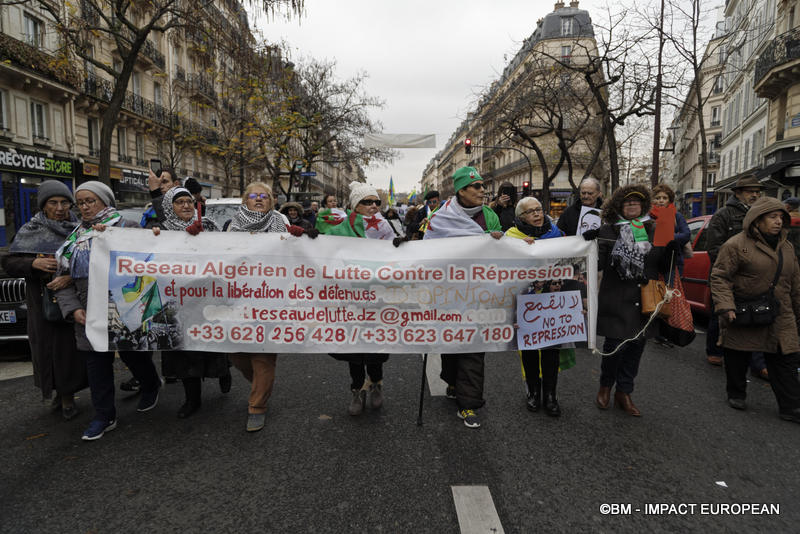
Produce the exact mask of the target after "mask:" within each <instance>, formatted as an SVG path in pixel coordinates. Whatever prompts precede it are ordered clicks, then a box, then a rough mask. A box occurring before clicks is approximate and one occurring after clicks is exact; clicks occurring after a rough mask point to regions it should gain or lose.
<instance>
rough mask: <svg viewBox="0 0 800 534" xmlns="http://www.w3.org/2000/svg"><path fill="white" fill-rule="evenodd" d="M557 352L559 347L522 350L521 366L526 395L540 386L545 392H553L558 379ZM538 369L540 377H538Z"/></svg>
mask: <svg viewBox="0 0 800 534" xmlns="http://www.w3.org/2000/svg"><path fill="white" fill-rule="evenodd" d="M558 353H559V349H542V350H523V351H522V367H523V368H524V369H525V382H526V384H527V385H528V395H532V394H533V392H534V391H537V390H539V388H540V387H541V390H543V391H544V392H545V393H548V392H553V393H554V392H555V389H556V383H557V381H558V363H559V362H558ZM540 369H541V372H542V377H541V379H540V378H539V370H540Z"/></svg>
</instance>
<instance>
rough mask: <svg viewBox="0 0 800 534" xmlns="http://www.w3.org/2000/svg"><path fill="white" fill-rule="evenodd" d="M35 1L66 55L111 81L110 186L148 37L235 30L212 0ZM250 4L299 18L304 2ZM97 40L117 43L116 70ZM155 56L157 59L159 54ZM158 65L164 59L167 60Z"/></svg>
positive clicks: (104, 136)
mask: <svg viewBox="0 0 800 534" xmlns="http://www.w3.org/2000/svg"><path fill="white" fill-rule="evenodd" d="M31 1H34V2H36V3H37V4H38V5H39V6H40V7H41V8H42V9H43V10H44V11H46V12H47V13H48V14H49V15H50V17H51V18H52V20H53V21H54V23H55V26H56V29H57V30H58V32H59V33H60V35H61V38H62V45H63V48H64V50H65V51H66V53H67V54H69V55H70V56H77V57H78V58H80V59H82V60H83V61H84V62H85V63H86V64H89V65H91V66H92V67H93V68H96V69H100V70H102V71H104V72H106V73H108V74H109V75H110V76H111V78H112V80H113V82H112V85H111V90H110V91H109V93H110V94H108V95H107V96H108V98H107V99H106V100H107V102H106V106H105V108H104V110H103V113H102V116H101V119H102V127H101V130H100V154H99V159H100V163H99V167H100V170H99V177H100V179H101V180H102V181H104V182H106V183H109V181H110V176H109V172H110V168H111V142H112V136H113V132H114V128H115V127H116V125H117V122H118V116H119V112H120V110H121V109H122V107H123V103H124V101H125V98H126V91H127V87H128V82H129V81H130V78H131V75H132V73H133V70H134V66H135V64H136V62H137V60H138V58H139V57H140V55H141V54H144V53H147V52H152V49H153V45H152V42H151V41H150V40H149V39H148V38H149V37H150V36H151V35H152V34H153V33H154V32H168V31H170V30H174V29H177V28H190V29H192V30H194V31H209V32H220V31H230V30H231V28H230V26H231V24H230V22H228V20H227V19H226V18H225V17H224V16H222V15H221V14H219V11H218V10H217V8H216V7H215V6H214V3H213V1H212V0H197V1H185V0H81V2H80V4H72V3H66V4H64V3H62V2H52V1H49V0H31ZM248 4H249V5H250V7H251V8H253V9H256V10H258V11H260V12H265V13H274V12H275V11H276V10H283V9H286V10H288V11H289V12H290V13H296V14H300V13H301V12H302V10H303V0H249V2H248ZM237 5H238V4H237ZM242 11H243V8H242ZM240 22H241V20H240ZM240 30H242V29H240ZM96 39H108V40H110V41H111V42H112V43H113V44H114V46H115V47H116V50H117V52H118V55H119V57H120V63H119V65H118V66H117V68H115V66H114V65H108V64H106V63H104V62H102V61H100V60H99V59H97V58H95V57H94V54H93V52H92V50H93V48H92V47H91V46H90V45H91V43H92V42H93V41H94V40H96ZM156 52H157V50H156ZM152 55H154V56H156V61H159V59H158V55H157V54H152ZM160 61H161V62H163V61H164V59H163V56H161V57H160Z"/></svg>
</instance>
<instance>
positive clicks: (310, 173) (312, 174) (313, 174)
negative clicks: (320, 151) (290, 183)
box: [300, 171, 317, 176]
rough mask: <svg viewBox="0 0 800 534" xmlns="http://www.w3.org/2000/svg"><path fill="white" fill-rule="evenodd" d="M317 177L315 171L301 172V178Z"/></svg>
mask: <svg viewBox="0 0 800 534" xmlns="http://www.w3.org/2000/svg"><path fill="white" fill-rule="evenodd" d="M316 175H317V173H315V172H314V171H307V172H301V173H300V176H316Z"/></svg>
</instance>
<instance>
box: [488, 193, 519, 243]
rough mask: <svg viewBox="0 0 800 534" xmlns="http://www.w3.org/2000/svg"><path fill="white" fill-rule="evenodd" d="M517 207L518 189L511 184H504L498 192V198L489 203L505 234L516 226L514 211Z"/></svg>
mask: <svg viewBox="0 0 800 534" xmlns="http://www.w3.org/2000/svg"><path fill="white" fill-rule="evenodd" d="M516 206H517V188H516V187H514V184H512V183H511V182H503V183H502V184H500V189H499V190H498V191H497V196H496V197H495V198H494V200H492V201H491V202H490V203H489V207H490V208H492V209H493V210H494V212H495V213H496V214H497V217H498V218H499V219H500V227H501V228H502V229H503V232H505V231H506V230H508V229H509V228H511V227H512V226H514V218H515V217H516V216H515V215H514V209H515V208H516Z"/></svg>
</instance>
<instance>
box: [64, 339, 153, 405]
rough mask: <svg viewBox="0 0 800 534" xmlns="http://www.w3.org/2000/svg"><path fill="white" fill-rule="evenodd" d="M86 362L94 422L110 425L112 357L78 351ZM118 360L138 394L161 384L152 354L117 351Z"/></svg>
mask: <svg viewBox="0 0 800 534" xmlns="http://www.w3.org/2000/svg"><path fill="white" fill-rule="evenodd" d="M78 352H80V353H81V355H82V356H83V357H84V358H86V372H87V374H88V376H89V389H90V391H91V396H92V406H94V410H95V412H96V414H95V419H99V420H103V421H113V420H114V419H116V417H117V409H116V406H115V405H114V353H113V352H95V351H89V350H87V351H78ZM119 356H120V358H121V359H122V361H123V362H124V363H125V365H127V366H128V369H130V370H131V373H132V374H133V376H134V377H136V379H137V380H139V382H140V383H141V385H142V391H155V390H156V389H158V388H159V387H160V386H161V381H160V379H159V378H158V373H157V372H156V366H155V365H153V353H152V352H150V351H147V352H135V351H124V350H123V351H120V353H119Z"/></svg>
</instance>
